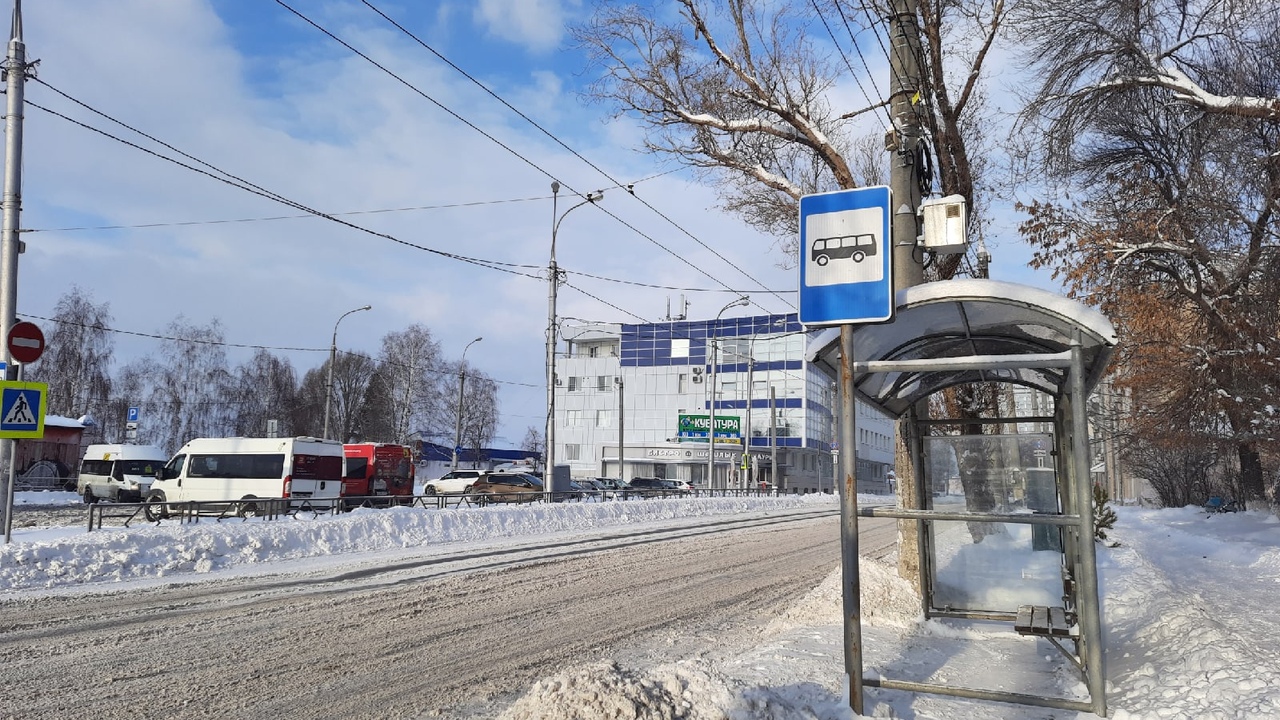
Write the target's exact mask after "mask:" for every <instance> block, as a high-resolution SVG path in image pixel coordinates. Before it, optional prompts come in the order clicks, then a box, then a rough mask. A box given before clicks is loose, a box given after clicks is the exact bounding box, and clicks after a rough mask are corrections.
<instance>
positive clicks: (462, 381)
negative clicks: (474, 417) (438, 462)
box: [449, 338, 484, 470]
mask: <svg viewBox="0 0 1280 720" xmlns="http://www.w3.org/2000/svg"><path fill="white" fill-rule="evenodd" d="M483 339H484V338H476V339H475V340H472V341H471V342H469V343H467V346H466V347H464V348H462V362H460V363H459V364H458V417H457V418H456V419H455V420H454V423H453V465H452V466H451V467H450V468H449V469H450V470H457V469H458V448H460V447H462V389H463V388H464V387H466V386H467V351H468V350H470V349H471V346H472V345H475V344H476V343H478V342H480V341H481V340H483ZM473 466H474V463H473Z"/></svg>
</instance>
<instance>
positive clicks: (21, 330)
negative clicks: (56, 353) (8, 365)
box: [9, 322, 44, 363]
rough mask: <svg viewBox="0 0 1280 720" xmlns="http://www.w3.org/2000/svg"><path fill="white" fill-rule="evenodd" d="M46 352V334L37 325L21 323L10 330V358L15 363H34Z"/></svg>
mask: <svg viewBox="0 0 1280 720" xmlns="http://www.w3.org/2000/svg"><path fill="white" fill-rule="evenodd" d="M42 352H44V333H42V332H40V328H38V327H36V324H35V323H29V322H19V323H16V324H15V325H14V326H13V327H12V328H10V330H9V356H10V357H12V358H13V359H14V361H15V362H20V363H33V362H35V361H36V360H39V359H40V353H42Z"/></svg>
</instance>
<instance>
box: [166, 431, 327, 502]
mask: <svg viewBox="0 0 1280 720" xmlns="http://www.w3.org/2000/svg"><path fill="white" fill-rule="evenodd" d="M341 494H342V443H340V442H337V441H336V440H321V439H319V438H313V437H296V438H242V437H235V438H197V439H195V440H192V441H191V442H188V443H187V444H186V445H183V446H182V449H181V450H179V451H178V454H176V455H174V456H173V459H171V460H170V461H169V463H168V464H167V465H165V466H164V468H162V469H161V470H160V472H159V473H157V475H156V480H155V482H153V483H151V490H150V491H149V492H148V493H147V495H146V502H147V519H149V520H157V519H159V518H162V517H167V516H168V510H169V507H168V505H166V503H181V502H204V503H220V502H226V503H227V504H228V505H235V507H236V513H237V514H239V515H242V516H248V515H257V514H259V513H260V512H261V511H262V509H263V508H262V507H261V504H260V503H257V502H254V501H255V500H267V499H275V498H287V499H288V500H289V501H290V502H289V505H290V506H291V507H295V508H296V507H298V506H308V507H312V508H317V509H318V508H328V507H330V506H332V505H333V504H335V503H337V501H338V498H339V496H340V495H341Z"/></svg>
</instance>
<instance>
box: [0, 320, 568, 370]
mask: <svg viewBox="0 0 1280 720" xmlns="http://www.w3.org/2000/svg"><path fill="white" fill-rule="evenodd" d="M22 316H23V317H29V318H32V319H34V320H44V321H45V322H51V323H56V324H58V325H71V326H73V327H81V328H88V329H90V330H101V331H103V332H109V333H115V334H117V335H131V336H134V337H141V338H147V339H150V340H167V341H170V342H183V343H192V344H195V345H214V346H218V347H230V348H246V349H249V350H268V351H271V350H277V351H280V352H314V353H327V352H329V350H330V348H327V347H324V348H309V347H280V346H276V345H253V344H249V343H233V342H226V341H223V340H204V339H201V338H186V337H177V336H174V335H160V334H158V333H144V332H138V331H136V330H120V329H118V328H111V327H106V326H104V325H89V324H87V323H79V322H75V321H72V320H59V319H58V318H50V317H43V316H40V315H29V314H26V313H22ZM338 352H339V353H342V354H344V355H355V356H361V357H368V358H372V357H373V356H371V355H369V354H368V353H362V352H355V351H351V350H338ZM380 362H384V363H386V364H388V365H395V366H397V367H407V368H411V369H420V370H422V371H424V372H430V373H436V374H438V375H453V374H455V372H454V371H453V370H439V369H436V368H429V367H419V366H417V365H405V364H404V363H397V362H392V361H388V360H383V361H380ZM475 372H479V371H475ZM487 379H489V380H491V381H493V382H496V383H501V384H503V385H516V386H519V387H542V386H541V385H535V384H533V383H522V382H515V381H513V380H498V379H495V378H487Z"/></svg>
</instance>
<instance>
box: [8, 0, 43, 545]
mask: <svg viewBox="0 0 1280 720" xmlns="http://www.w3.org/2000/svg"><path fill="white" fill-rule="evenodd" d="M36 62H39V61H36ZM35 65H36V63H34V62H33V63H31V64H27V46H26V44H25V43H23V42H22V0H14V3H13V23H12V25H11V31H10V33H9V51H8V54H7V55H6V56H5V60H4V82H5V92H6V94H7V98H6V106H5V122H4V133H5V135H4V196H3V199H0V210H2V211H3V215H4V219H3V228H0V234H2V235H3V238H0V285H3V289H0V343H3V344H4V350H2V351H0V352H3V355H0V357H2V358H3V359H4V374H3V376H0V379H4V380H9V379H11V378H16V377H17V375H16V373H15V371H16V368H15V367H14V364H13V358H12V357H11V356H10V355H9V349H8V345H9V343H8V339H9V331H10V330H12V329H13V326H14V325H15V324H17V322H18V254H19V253H20V252H22V241H21V240H19V239H18V227H19V224H18V215H19V213H20V212H21V210H22V113H23V107H24V100H23V92H24V89H25V86H26V80H27V75H28V74H30V73H31V71H32V69H33V68H34V67H35ZM14 448H15V445H14V441H13V440H3V441H0V471H3V472H2V473H0V474H3V476H4V477H5V478H7V480H6V481H5V493H4V497H5V498H7V502H5V503H4V506H5V517H4V526H5V528H6V532H5V540H6V542H7V541H8V528H10V527H12V525H13V523H12V520H13V517H12V515H13V501H12V498H13V477H14V473H13V470H14V468H13V467H11V464H12V463H13V461H14Z"/></svg>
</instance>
